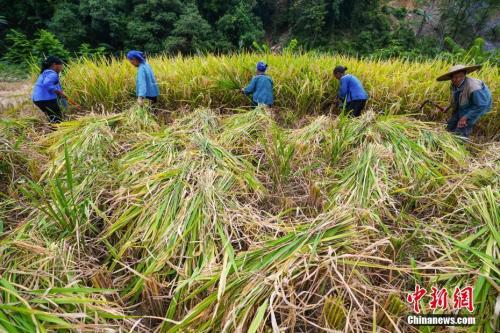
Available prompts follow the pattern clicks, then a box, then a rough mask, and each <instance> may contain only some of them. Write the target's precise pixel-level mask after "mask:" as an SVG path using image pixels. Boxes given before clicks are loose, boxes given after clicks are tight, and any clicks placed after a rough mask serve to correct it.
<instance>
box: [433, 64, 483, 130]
mask: <svg viewBox="0 0 500 333" xmlns="http://www.w3.org/2000/svg"><path fill="white" fill-rule="evenodd" d="M480 68H481V65H477V66H464V65H456V66H453V67H452V68H451V69H450V70H449V72H448V73H446V74H444V75H441V76H440V77H438V79H437V80H438V81H448V80H450V81H451V98H450V105H449V106H448V107H447V108H445V109H444V111H445V112H446V111H448V110H449V109H453V113H452V115H451V118H450V119H449V120H448V126H447V129H448V131H450V132H452V133H455V134H457V135H459V136H462V137H468V136H469V135H471V133H472V129H473V128H474V124H476V122H477V121H478V120H479V118H480V117H481V116H483V115H484V114H485V113H487V112H488V111H490V110H491V107H492V97H491V92H490V90H489V89H488V86H486V84H485V83H484V82H483V81H481V80H478V79H475V78H472V77H468V76H467V74H468V73H471V72H474V71H476V70H478V69H480Z"/></svg>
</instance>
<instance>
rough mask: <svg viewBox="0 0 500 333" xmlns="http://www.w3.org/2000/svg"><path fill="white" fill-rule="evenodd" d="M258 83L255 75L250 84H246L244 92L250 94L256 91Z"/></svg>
mask: <svg viewBox="0 0 500 333" xmlns="http://www.w3.org/2000/svg"><path fill="white" fill-rule="evenodd" d="M256 85H257V78H256V77H254V78H253V79H252V81H250V83H249V84H248V86H246V87H245V88H244V89H243V93H244V94H245V95H250V94H253V93H254V92H255V87H256Z"/></svg>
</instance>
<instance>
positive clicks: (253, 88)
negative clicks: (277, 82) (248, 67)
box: [244, 74, 274, 106]
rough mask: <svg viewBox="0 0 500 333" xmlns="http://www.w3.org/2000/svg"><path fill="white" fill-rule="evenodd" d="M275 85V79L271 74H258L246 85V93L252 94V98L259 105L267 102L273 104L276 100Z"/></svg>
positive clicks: (268, 104)
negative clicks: (274, 94)
mask: <svg viewBox="0 0 500 333" xmlns="http://www.w3.org/2000/svg"><path fill="white" fill-rule="evenodd" d="M273 85H274V84H273V80H272V79H271V77H270V76H269V75H266V74H258V75H255V76H254V77H253V78H252V81H250V83H249V84H248V86H246V87H245V89H244V93H245V95H250V94H252V100H253V102H254V103H255V104H257V105H258V104H265V105H267V106H272V105H273V102H274V96H273Z"/></svg>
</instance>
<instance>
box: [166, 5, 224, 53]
mask: <svg viewBox="0 0 500 333" xmlns="http://www.w3.org/2000/svg"><path fill="white" fill-rule="evenodd" d="M163 46H164V48H165V50H167V51H170V52H172V53H176V52H180V53H183V54H191V53H194V52H196V51H212V50H214V48H215V45H214V43H213V31H212V27H211V26H210V24H209V23H208V22H207V21H206V20H205V19H204V18H203V17H201V15H200V12H199V11H198V8H197V7H196V6H195V5H194V4H190V5H189V6H187V8H186V10H185V11H184V14H181V16H180V17H179V20H177V22H175V24H174V29H173V30H172V34H171V36H169V37H168V38H167V40H166V41H165V42H164V44H163Z"/></svg>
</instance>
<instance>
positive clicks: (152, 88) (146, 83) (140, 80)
mask: <svg viewBox="0 0 500 333" xmlns="http://www.w3.org/2000/svg"><path fill="white" fill-rule="evenodd" d="M135 92H136V94H137V97H156V96H158V95H159V94H160V91H159V89H158V85H157V84H156V79H155V76H154V74H153V70H152V69H151V66H149V64H148V63H147V62H143V63H141V64H139V69H138V71H137V79H136V82H135Z"/></svg>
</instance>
